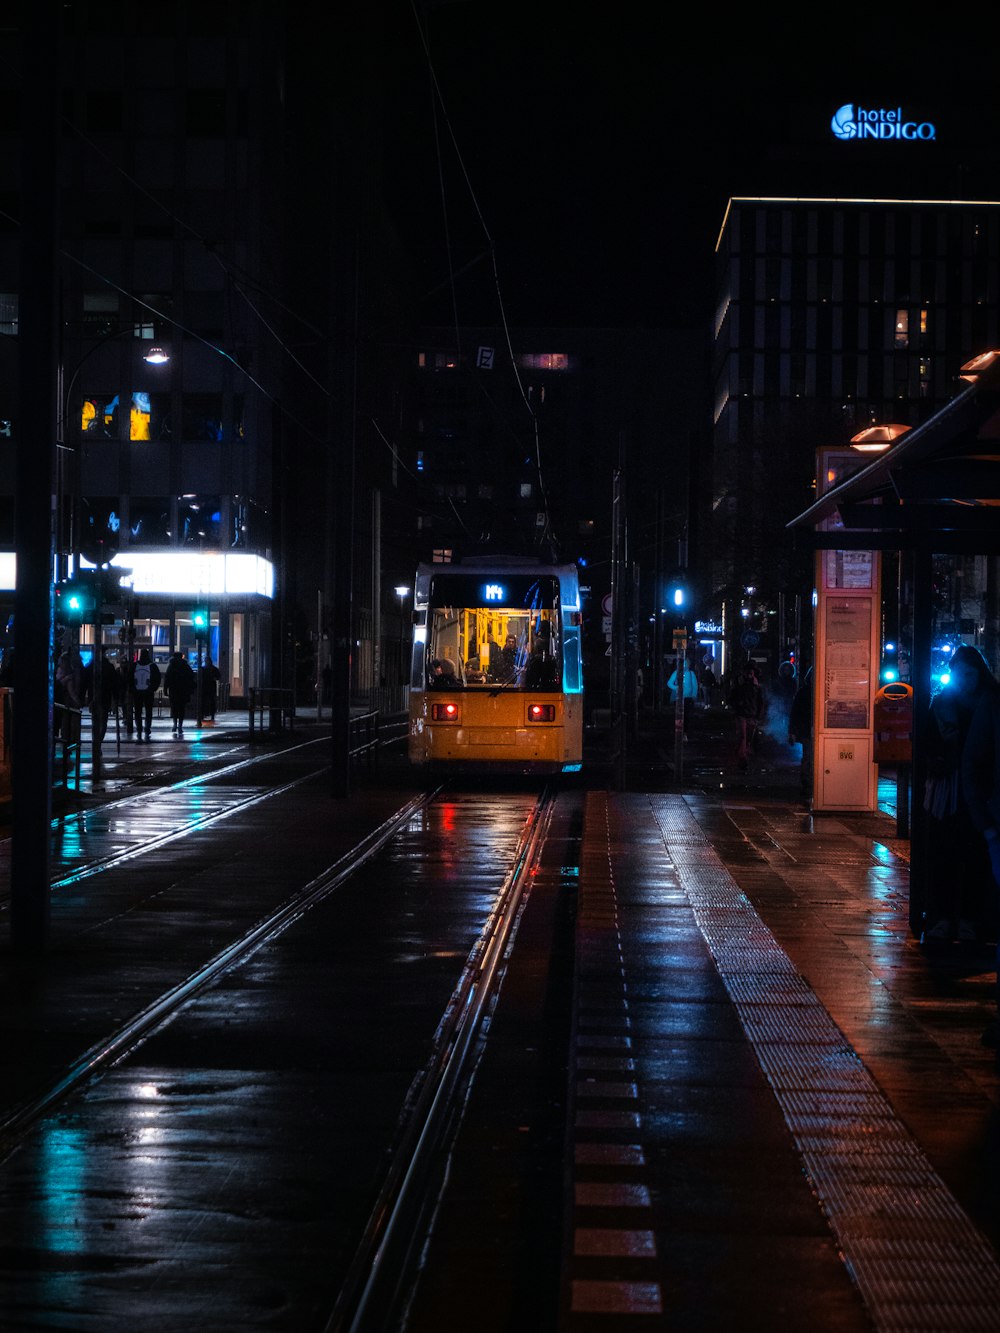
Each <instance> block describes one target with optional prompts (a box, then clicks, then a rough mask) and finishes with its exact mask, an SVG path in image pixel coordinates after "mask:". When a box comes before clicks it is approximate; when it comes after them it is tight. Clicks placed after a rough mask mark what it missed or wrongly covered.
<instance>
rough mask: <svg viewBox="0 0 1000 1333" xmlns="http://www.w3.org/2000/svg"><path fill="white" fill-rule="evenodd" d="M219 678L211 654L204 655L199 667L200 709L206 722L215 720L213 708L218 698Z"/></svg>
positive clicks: (214, 708) (217, 669)
mask: <svg viewBox="0 0 1000 1333" xmlns="http://www.w3.org/2000/svg"><path fill="white" fill-rule="evenodd" d="M221 679H222V677H221V676H220V674H219V668H218V667H217V666H216V665H215V663H214V662H213V661H212V658H211V656H208V657H206V659H205V662H204V664H203V666H202V668H201V711H202V717H203V718H204V720H205V721H206V722H214V721H215V710H216V707H217V705H218V699H219V681H220V680H221Z"/></svg>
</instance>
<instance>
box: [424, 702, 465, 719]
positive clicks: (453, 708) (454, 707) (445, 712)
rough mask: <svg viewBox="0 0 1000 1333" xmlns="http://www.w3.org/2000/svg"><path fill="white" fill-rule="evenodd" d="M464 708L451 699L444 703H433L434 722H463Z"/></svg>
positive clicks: (432, 714)
mask: <svg viewBox="0 0 1000 1333" xmlns="http://www.w3.org/2000/svg"><path fill="white" fill-rule="evenodd" d="M461 720H462V710H461V708H459V706H458V704H456V703H452V702H451V701H449V702H448V703H444V704H431V721H432V722H461Z"/></svg>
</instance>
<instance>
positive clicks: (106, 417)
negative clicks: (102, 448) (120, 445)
mask: <svg viewBox="0 0 1000 1333" xmlns="http://www.w3.org/2000/svg"><path fill="white" fill-rule="evenodd" d="M80 429H81V431H83V433H84V435H92V436H99V437H101V438H103V439H105V440H116V439H117V438H118V395H117V394H116V393H115V394H111V393H98V394H91V395H89V396H88V397H87V398H84V400H83V406H82V407H81V409H80Z"/></svg>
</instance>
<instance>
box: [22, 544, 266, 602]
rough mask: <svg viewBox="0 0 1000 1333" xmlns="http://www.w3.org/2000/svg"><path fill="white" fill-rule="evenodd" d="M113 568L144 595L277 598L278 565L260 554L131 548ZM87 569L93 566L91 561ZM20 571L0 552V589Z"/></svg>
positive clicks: (118, 558)
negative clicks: (139, 549) (275, 579)
mask: <svg viewBox="0 0 1000 1333" xmlns="http://www.w3.org/2000/svg"><path fill="white" fill-rule="evenodd" d="M111 564H112V565H114V566H116V567H118V568H120V569H121V571H122V576H123V577H122V583H123V584H124V585H126V586H127V585H128V583H129V582H131V587H132V591H133V592H134V593H136V594H138V595H139V596H143V595H145V594H149V595H153V594H160V595H166V596H176V597H182V596H191V595H194V594H198V593H207V594H209V595H211V596H217V597H246V596H257V597H272V598H273V596H274V566H273V565H272V564H271V562H270V560H265V559H263V558H262V557H261V556H259V555H246V554H239V555H237V554H233V553H221V552H220V553H216V552H211V551H191V552H189V551H136V550H129V551H120V552H119V553H118V555H116V556H115V558H114V559H113V560H112V561H111ZM82 565H83V567H84V568H89V569H92V568H93V565H91V564H90V562H89V561H86V560H84V561H83V562H82ZM129 571H131V575H130V574H129ZM15 572H16V571H15V558H14V554H13V552H10V551H5V552H0V591H5V592H6V591H10V590H13V588H14V586H15V584H14V579H15Z"/></svg>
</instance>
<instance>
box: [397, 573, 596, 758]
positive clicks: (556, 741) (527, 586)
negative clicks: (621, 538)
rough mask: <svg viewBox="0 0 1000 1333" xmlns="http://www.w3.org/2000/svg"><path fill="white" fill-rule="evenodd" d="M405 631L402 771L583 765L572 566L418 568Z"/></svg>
mask: <svg viewBox="0 0 1000 1333" xmlns="http://www.w3.org/2000/svg"><path fill="white" fill-rule="evenodd" d="M413 621H414V625H413V645H412V657H411V663H410V730H409V757H410V760H411V762H412V763H414V764H423V765H429V766H435V767H438V768H442V769H454V770H456V771H458V770H466V771H469V770H496V771H498V772H510V773H566V772H574V771H576V770H577V769H579V768H580V767H581V764H582V760H583V667H582V658H581V642H580V634H581V613H580V585H579V578H578V576H577V570H576V566H575V565H546V564H539V563H537V562H535V561H532V560H528V559H524V560H521V559H518V558H517V557H515V556H510V557H497V558H494V559H490V560H487V559H480V558H471V559H466V560H463V561H461V562H460V563H458V564H454V565H420V566H419V567H418V568H417V578H416V585H415V587H414V602H413Z"/></svg>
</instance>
